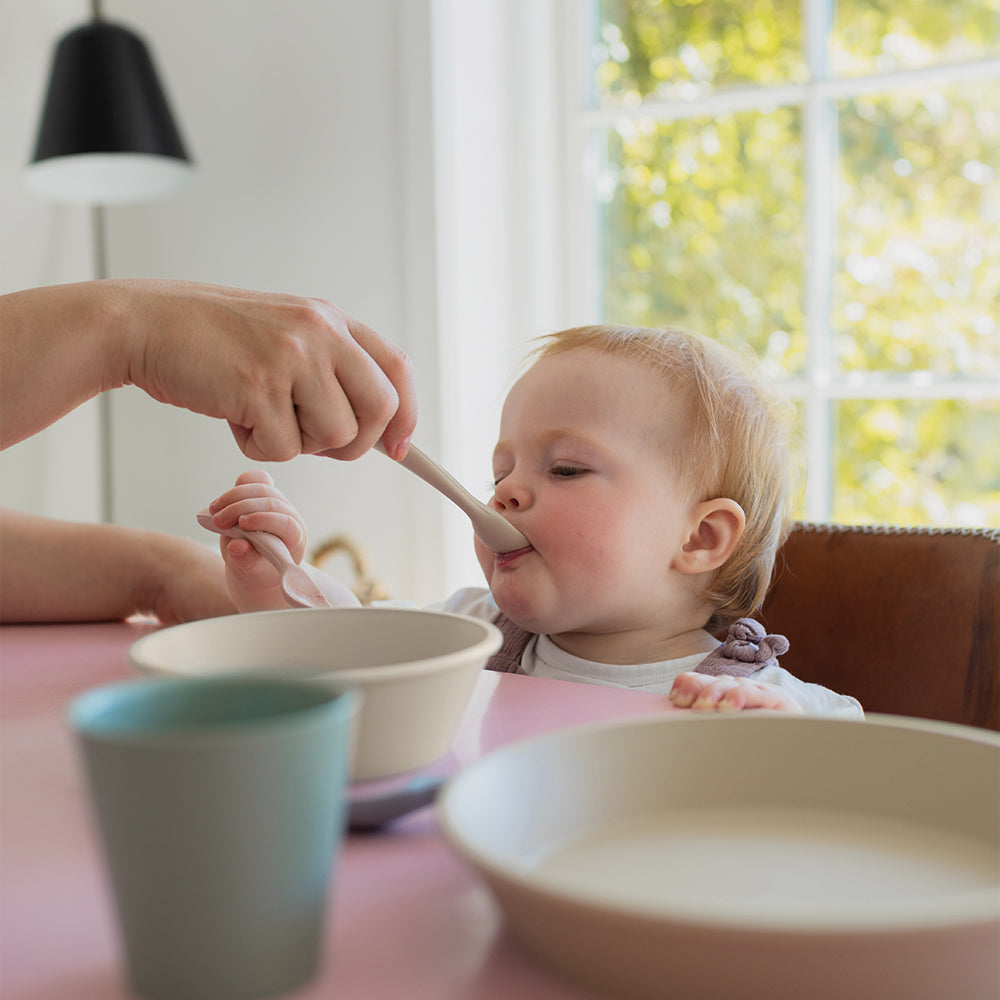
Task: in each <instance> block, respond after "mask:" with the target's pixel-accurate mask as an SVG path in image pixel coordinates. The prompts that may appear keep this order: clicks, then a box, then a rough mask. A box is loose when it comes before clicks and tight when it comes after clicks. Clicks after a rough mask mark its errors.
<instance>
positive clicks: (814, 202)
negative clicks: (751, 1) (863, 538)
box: [562, 0, 1000, 521]
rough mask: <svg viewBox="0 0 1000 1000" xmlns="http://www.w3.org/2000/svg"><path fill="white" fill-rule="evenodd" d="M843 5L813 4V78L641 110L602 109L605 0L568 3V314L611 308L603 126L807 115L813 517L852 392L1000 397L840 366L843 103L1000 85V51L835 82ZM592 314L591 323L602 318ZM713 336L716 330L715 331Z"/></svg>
mask: <svg viewBox="0 0 1000 1000" xmlns="http://www.w3.org/2000/svg"><path fill="white" fill-rule="evenodd" d="M834 4H835V0H802V12H803V35H804V38H803V47H804V57H805V61H806V65H807V70H808V74H809V76H808V79H807V81H806V82H803V83H796V84H785V85H777V86H775V85H770V86H769V85H756V84H755V85H747V86H746V87H741V88H738V89H732V90H722V91H718V92H715V93H711V94H709V95H706V96H703V97H700V98H696V99H693V100H683V101H679V100H678V101H671V100H647V101H644V102H643V103H641V104H640V105H638V106H635V107H614V108H598V107H595V106H594V105H593V102H592V101H591V98H590V78H589V76H590V67H589V64H588V63H589V61H588V59H587V51H588V47H589V46H590V44H591V43H592V40H593V38H594V37H595V32H594V30H593V29H594V18H595V16H596V3H593V2H591V0H581V2H574V0H565V2H564V3H563V4H562V16H563V17H564V19H565V20H564V30H563V31H562V37H563V38H564V40H565V45H566V48H565V52H564V53H563V56H562V64H563V66H564V70H565V72H564V77H563V81H564V93H563V113H564V116H565V138H564V149H565V152H566V157H567V159H566V170H565V171H564V176H565V177H566V179H567V185H566V189H565V203H564V207H563V215H564V219H565V226H564V233H565V244H564V246H565V257H566V259H567V260H568V261H569V262H570V266H569V267H568V268H567V272H566V283H565V288H564V295H565V301H566V303H567V307H568V311H569V312H576V311H579V310H580V308H581V307H582V311H583V312H585V313H589V315H590V316H591V318H593V317H602V316H603V315H604V308H603V303H602V301H601V292H600V280H599V278H598V273H597V261H598V253H597V246H598V243H597V241H598V239H599V224H598V221H597V211H596V210H595V209H596V203H595V201H594V198H593V188H594V179H595V177H596V175H597V171H598V169H599V165H598V164H597V162H596V156H595V154H594V152H593V150H594V149H595V148H596V143H594V142H593V141H592V138H593V136H594V134H595V132H598V131H606V130H607V129H609V128H611V127H613V126H614V124H615V123H616V122H620V121H622V120H623V119H624V120H631V121H638V120H648V119H650V118H652V119H654V120H656V121H657V122H668V121H676V120H680V119H684V118H694V117H701V116H705V115H724V114H731V113H735V112H739V111H750V110H755V111H760V110H766V109H771V108H775V107H781V106H793V105H794V106H798V107H799V108H800V109H801V113H802V116H803V163H804V171H805V174H804V178H803V180H804V195H803V197H804V217H805V232H804V246H805V262H804V267H803V275H804V288H803V291H802V294H803V310H804V322H805V335H806V342H807V361H806V369H805V372H804V373H803V375H801V376H800V377H791V376H789V377H787V378H784V379H782V380H780V381H779V382H778V383H777V386H776V388H777V389H778V390H779V391H781V392H782V393H783V394H786V395H787V396H788V397H789V398H791V399H792V400H794V401H795V402H796V403H798V404H799V405H801V407H802V412H803V427H804V438H805V441H804V444H805V448H806V451H807V454H808V456H809V475H808V477H807V483H806V492H805V496H804V498H803V511H802V514H803V517H805V518H806V519H808V520H813V521H829V520H832V519H833V504H834V495H835V489H834V487H835V483H834V478H833V476H834V468H835V464H836V440H835V437H834V426H833V424H834V414H833V411H834V407H835V404H836V403H837V402H839V401H841V400H848V399H873V400H874V399H891V400H898V401H912V400H943V399H951V400H958V401H961V402H975V401H981V400H994V399H997V398H1000V380H998V379H991V378H960V377H955V376H943V375H940V376H939V375H935V374H934V373H929V372H923V371H921V372H913V373H911V374H909V375H900V374H898V373H887V372H877V371H857V372H838V371H837V370H835V368H834V366H833V364H832V357H833V352H832V349H831V348H832V339H833V333H832V330H831V326H830V313H831V304H832V297H831V285H832V281H833V268H832V267H831V266H830V260H831V258H830V250H829V248H830V247H831V246H832V245H833V243H834V241H835V239H836V235H837V233H836V205H835V203H833V202H832V200H831V199H829V198H824V197H823V195H824V193H825V192H828V191H830V190H831V188H832V186H833V183H834V180H835V177H836V168H837V149H838V133H837V128H838V123H837V111H836V104H837V102H838V101H842V100H845V99H850V98H854V97H859V96H864V95H874V94H881V93H886V92H888V91H891V90H893V89H898V88H900V87H908V86H913V85H920V84H930V85H933V84H940V83H967V82H970V81H985V80H990V81H993V82H996V81H998V80H1000V58H982V59H977V60H969V61H965V62H959V63H944V64H938V65H933V66H928V67H924V68H919V69H902V70H897V71H893V72H883V73H872V74H867V75H860V76H851V77H834V76H832V75H831V73H830V66H829V62H828V44H827V40H828V37H829V33H830V31H831V30H832V18H833V12H834ZM591 321H592V320H591ZM706 332H707V331H706Z"/></svg>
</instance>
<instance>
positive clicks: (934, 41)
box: [833, 0, 1000, 76]
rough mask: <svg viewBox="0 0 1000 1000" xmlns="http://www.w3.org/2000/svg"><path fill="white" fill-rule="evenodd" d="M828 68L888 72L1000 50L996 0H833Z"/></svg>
mask: <svg viewBox="0 0 1000 1000" xmlns="http://www.w3.org/2000/svg"><path fill="white" fill-rule="evenodd" d="M836 8H837V24H836V31H835V35H834V39H833V66H834V71H835V72H836V73H837V75H840V76H859V75H864V74H870V73H888V72H891V71H893V70H899V69H915V68H917V67H920V66H930V65H934V64H936V63H949V62H959V61H961V60H963V59H982V58H985V57H988V56H991V55H996V54H997V53H998V52H1000V3H998V2H997V0H947V2H929V0H924V2H922V3H919V2H918V3H914V2H913V0H879V2H873V0H837V2H836Z"/></svg>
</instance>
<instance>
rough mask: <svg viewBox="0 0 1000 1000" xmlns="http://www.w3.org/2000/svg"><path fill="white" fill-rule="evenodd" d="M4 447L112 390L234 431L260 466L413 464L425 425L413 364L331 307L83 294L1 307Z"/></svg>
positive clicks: (144, 286)
mask: <svg viewBox="0 0 1000 1000" xmlns="http://www.w3.org/2000/svg"><path fill="white" fill-rule="evenodd" d="M0 320H2V322H0V326H2V330H3V337H2V338H0V340H2V345H3V358H2V365H0V371H2V373H3V374H2V379H3V381H2V385H0V401H2V402H0V406H2V420H0V424H2V428H0V433H2V437H0V443H2V445H3V446H4V447H6V446H7V445H8V444H12V443H14V442H15V441H18V440H21V439H22V438H24V437H27V436H29V435H30V434H33V433H35V432H36V431H38V430H40V429H41V428H42V427H44V426H46V425H47V424H49V423H51V422H52V421H53V420H55V419H56V418H58V417H59V416H61V415H62V414H64V413H66V412H68V411H69V410H71V409H72V408H73V407H75V406H77V405H79V403H81V402H83V401H84V400H85V399H87V398H89V397H90V396H93V395H96V394H97V393H98V392H101V391H103V390H104V389H110V388H113V387H115V386H119V385H127V384H134V385H137V386H138V387H139V388H141V389H143V390H144V391H145V392H147V393H148V394H149V395H150V396H152V397H153V398H154V399H157V400H159V401H161V402H164V403H171V404H173V405H175V406H182V407H185V408H186V409H189V410H193V411H194V412H196V413H203V414H205V415H207V416H212V417H221V418H223V419H225V420H227V421H228V422H229V425H230V427H231V428H232V432H233V435H234V437H235V438H236V441H237V444H238V445H239V446H240V448H241V450H242V451H243V452H244V454H246V455H247V456H248V457H249V458H251V459H253V460H255V461H284V460H286V459H289V458H292V457H294V456H295V455H298V454H319V455H327V456H329V457H332V458H342V459H351V458H357V457H358V456H359V455H361V454H363V453H364V452H366V451H367V450H368V449H369V448H371V446H372V445H373V444H375V442H376V441H378V440H380V439H381V440H382V441H383V444H384V445H385V447H386V450H387V451H388V453H389V454H390V455H391V456H392V457H394V458H401V457H402V456H403V455H404V454H405V452H406V448H407V447H408V444H409V438H410V436H411V434H412V433H413V428H414V426H415V424H416V416H417V410H416V400H415V393H414V386H413V374H412V370H411V365H410V361H409V359H408V358H407V357H406V355H405V354H404V353H403V352H402V351H400V350H399V349H398V348H397V347H395V346H394V345H392V344H390V343H389V342H388V341H386V340H385V339H384V338H382V337H381V336H380V335H379V334H377V333H376V332H375V331H374V330H372V329H371V328H370V327H367V326H365V324H363V323H359V322H358V321H356V320H353V319H351V318H350V317H349V316H347V315H346V314H345V313H344V312H343V311H341V310H340V309H338V308H337V307H336V306H334V305H332V304H331V303H329V302H325V301H323V300H322V299H307V298H300V297H297V296H291V295H282V294H269V293H262V292H252V291H244V290H242V289H233V288H224V287H220V286H215V285H203V284H197V283H194V282H186V281H153V280H124V281H117V280H112V281H96V282H82V283H79V284H75V285H59V286H52V287H50V288H40V289H31V290H28V291H25V292H15V293H12V294H10V295H6V296H2V297H0Z"/></svg>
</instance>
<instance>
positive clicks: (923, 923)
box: [435, 712, 1000, 937]
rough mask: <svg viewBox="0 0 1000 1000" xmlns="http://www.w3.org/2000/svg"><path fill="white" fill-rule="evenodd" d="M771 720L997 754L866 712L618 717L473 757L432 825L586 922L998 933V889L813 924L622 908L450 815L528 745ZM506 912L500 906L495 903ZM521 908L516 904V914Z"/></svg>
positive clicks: (500, 877)
mask: <svg viewBox="0 0 1000 1000" xmlns="http://www.w3.org/2000/svg"><path fill="white" fill-rule="evenodd" d="M764 720H771V721H773V722H775V723H777V724H779V725H785V724H788V723H795V722H799V723H801V722H803V721H807V722H809V723H820V724H827V725H831V726H866V727H869V728H871V727H872V726H880V727H887V728H898V729H908V730H919V731H921V732H929V733H932V734H933V733H936V734H939V735H943V736H952V737H958V738H961V739H965V740H968V741H970V742H975V743H979V744H983V745H987V746H991V747H993V748H995V749H996V750H997V751H998V752H1000V733H995V732H993V731H991V730H987V729H979V728H977V727H973V726H965V725H961V724H959V723H949V722H937V721H935V720H925V719H917V718H911V717H908V716H895V715H886V714H878V713H872V714H870V715H868V716H866V717H865V718H864V719H834V718H829V717H826V718H824V717H815V716H801V715H786V714H784V713H780V712H759V713H757V712H752V713H751V712H746V713H743V714H742V715H740V716H718V715H708V714H704V713H692V714H684V715H680V714H674V713H670V714H669V715H662V716H657V715H651V716H645V715H644V716H637V717H632V718H626V719H612V720H603V721H600V722H591V723H584V724H581V725H576V726H569V727H565V728H563V729H558V730H553V731H551V732H548V733H544V734H541V735H538V736H532V737H529V738H527V739H523V740H517V741H515V742H512V743H509V744H507V745H505V746H503V747H500V748H499V749H497V750H495V751H493V752H492V753H489V754H487V755H486V756H484V757H481V758H480V759H479V760H477V761H475V762H474V763H472V764H470V765H469V766H468V767H466V768H465V769H463V770H462V771H460V772H459V773H458V774H456V775H454V776H452V777H451V778H449V779H448V780H447V781H446V783H445V785H444V787H443V788H442V790H441V794H440V795H439V797H438V800H437V803H436V805H435V812H436V818H437V822H438V828H439V829H440V831H441V834H442V836H443V837H444V838H445V840H446V841H447V842H448V843H449V844H450V845H451V847H452V848H453V849H454V850H455V851H456V852H457V853H458V854H459V855H461V856H463V857H464V858H465V859H466V860H467V861H468V862H470V863H471V864H472V865H473V866H474V867H475V868H477V869H478V870H479V871H480V873H481V875H482V876H483V877H484V878H485V879H486V880H487V882H489V883H490V884H491V885H493V886H502V887H504V889H506V890H511V889H514V890H516V891H517V892H518V893H519V894H520V895H521V896H523V897H528V898H530V899H531V900H532V903H533V904H535V903H536V902H538V901H543V902H544V904H545V905H551V904H559V905H562V906H572V907H574V908H575V909H576V910H578V911H582V912H586V913H588V914H589V915H590V916H591V917H592V918H597V917H599V918H601V919H604V918H606V917H609V916H610V917H613V918H614V919H618V920H628V921H632V922H636V923H642V924H645V925H647V926H654V927H657V928H660V927H666V926H677V925H684V926H689V927H694V928H700V929H703V930H705V929H714V930H718V931H723V930H724V931H729V932H737V933H744V934H745V933H752V934H758V935H771V934H776V935H782V936H788V935H794V936H797V937H806V936H809V935H816V934H821V935H840V936H844V937H848V936H855V935H858V934H863V935H872V934H879V933H883V934H900V933H912V932H919V931H927V930H938V929H943V928H953V927H954V928H957V927H969V926H981V925H996V926H997V928H998V929H1000V892H998V891H996V890H995V889H976V890H969V891H968V892H965V893H958V894H956V900H955V901H954V902H953V903H951V905H949V906H942V905H941V904H940V903H935V904H934V905H933V907H930V906H923V907H917V906H913V905H912V904H909V905H906V906H904V905H903V904H899V906H898V909H896V910H892V909H891V908H887V910H886V911H884V912H883V913H881V914H868V915H867V916H866V915H864V914H861V913H858V912H852V913H850V914H835V915H831V916H829V917H825V918H822V919H819V920H802V919H801V918H799V917H795V918H786V917H781V916H772V915H763V916H761V917H759V918H757V919H755V920H754V921H753V922H752V923H751V922H748V921H747V920H746V919H745V917H743V916H736V917H733V916H731V915H727V914H725V913H723V912H720V910H719V908H718V907H715V906H712V905H708V906H705V905H702V906H699V905H697V903H695V904H692V905H689V906H677V907H675V908H673V909H671V910H669V911H665V910H663V909H661V908H658V907H655V906H652V905H649V904H645V905H644V904H642V903H625V902H620V901H614V900H609V899H608V898H607V897H605V896H603V895H602V894H601V893H600V892H599V891H596V890H588V889H586V888H580V887H575V886H570V885H567V884H566V883H565V882H563V881H556V880H553V879H548V878H546V877H545V876H544V875H541V876H540V875H538V874H536V873H534V872H533V871H532V870H531V869H530V868H529V869H526V870H521V871H519V870H517V869H516V868H515V867H513V866H512V865H511V864H510V863H509V862H507V861H506V860H505V859H498V857H497V856H496V854H495V853H494V852H492V851H490V850H489V849H488V848H483V847H481V846H479V845H478V844H477V843H476V842H475V841H474V839H472V838H470V837H469V836H467V835H466V834H465V833H464V832H463V831H462V830H461V828H460V827H461V823H460V821H458V820H457V819H456V818H455V817H454V816H453V814H452V813H453V810H454V809H455V808H456V806H455V803H456V802H457V800H458V798H459V796H461V795H462V794H463V790H464V788H465V787H466V786H468V785H469V784H471V783H473V782H475V781H477V780H478V775H479V773H480V771H483V770H486V769H487V768H489V767H491V766H496V764H495V762H496V760H498V759H501V758H503V757H507V756H513V755H515V754H523V753H529V754H530V753H531V752H532V751H533V749H534V748H535V747H543V746H547V745H550V744H554V743H557V742H563V741H571V740H585V739H587V738H588V737H589V736H590V735H591V734H594V733H600V732H602V731H607V730H614V729H629V728H633V727H641V726H660V727H663V726H671V725H682V726H686V725H704V724H705V723H708V724H714V725H733V724H735V725H740V724H741V723H753V724H756V723H759V722H763V721H764ZM502 908H503V909H506V908H507V906H506V904H504V905H503V907H502ZM522 909H523V904H520V903H519V904H518V912H520V911H521V910H522Z"/></svg>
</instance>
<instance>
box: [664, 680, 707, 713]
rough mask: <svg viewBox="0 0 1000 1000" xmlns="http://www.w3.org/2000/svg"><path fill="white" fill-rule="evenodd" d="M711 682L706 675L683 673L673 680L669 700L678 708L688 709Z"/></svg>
mask: <svg viewBox="0 0 1000 1000" xmlns="http://www.w3.org/2000/svg"><path fill="white" fill-rule="evenodd" d="M711 680H712V678H711V677H709V676H708V675H707V674H695V673H691V672H688V673H683V674H678V675H677V676H676V677H675V678H674V684H673V687H672V688H671V689H670V696H669V697H670V700H671V701H672V702H673V703H674V704H675V705H676V706H677V707H678V708H690V707H691V706H692V705H693V704H694V703H695V699H697V697H698V696H699V695H700V694H701V692H702V689H703V688H704V687H705V686H706V685H707V684H708V683H709V682H710V681H711Z"/></svg>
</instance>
